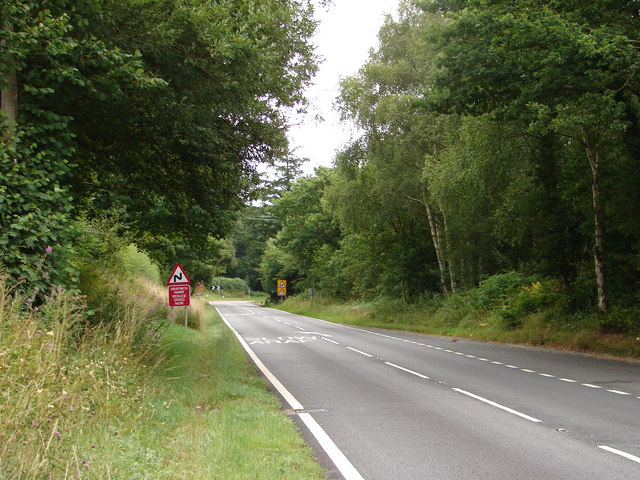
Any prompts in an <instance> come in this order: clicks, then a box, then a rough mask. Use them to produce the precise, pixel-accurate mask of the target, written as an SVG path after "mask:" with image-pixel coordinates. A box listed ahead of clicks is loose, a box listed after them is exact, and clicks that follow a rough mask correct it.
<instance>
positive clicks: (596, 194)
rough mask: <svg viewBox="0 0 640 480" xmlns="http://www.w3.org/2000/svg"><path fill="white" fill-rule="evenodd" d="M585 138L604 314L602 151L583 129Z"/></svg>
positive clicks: (600, 299)
mask: <svg viewBox="0 0 640 480" xmlns="http://www.w3.org/2000/svg"><path fill="white" fill-rule="evenodd" d="M583 139H584V146H585V151H586V153H587V158H588V159H589V165H590V166H591V195H592V199H593V222H594V227H595V244H594V247H593V260H594V264H595V273H596V287H597V290H598V311H599V312H600V314H602V315H604V314H606V313H607V310H608V305H607V294H606V288H605V278H604V258H603V244H602V237H603V228H602V203H601V200H600V164H601V156H602V154H601V151H600V144H598V143H596V145H595V147H592V146H591V143H590V142H589V137H588V136H587V133H586V132H585V131H584V130H583Z"/></svg>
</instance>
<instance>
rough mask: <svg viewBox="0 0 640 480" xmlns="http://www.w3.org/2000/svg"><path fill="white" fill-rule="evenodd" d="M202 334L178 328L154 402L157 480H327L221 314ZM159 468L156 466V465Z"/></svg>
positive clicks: (170, 337) (149, 430)
mask: <svg viewBox="0 0 640 480" xmlns="http://www.w3.org/2000/svg"><path fill="white" fill-rule="evenodd" d="M203 324H204V326H203V329H202V331H200V332H196V331H193V330H187V329H184V328H179V327H172V328H170V329H169V331H168V332H167V335H166V337H165V346H166V351H167V352H168V355H169V356H168V359H167V361H166V362H165V363H164V364H163V366H162V369H161V370H159V371H160V374H159V376H158V377H157V379H158V380H160V383H159V384H160V385H162V387H163V388H162V389H161V390H159V391H157V392H156V393H155V394H154V395H153V399H154V400H153V403H154V404H155V410H154V411H155V413H154V415H153V417H152V418H151V419H150V421H149V422H148V423H147V427H146V428H145V429H144V430H145V435H146V436H147V437H148V438H149V443H150V444H154V445H155V448H158V449H161V450H163V451H164V452H165V454H164V457H165V458H164V460H163V462H162V468H161V469H160V470H159V471H157V476H156V477H153V478H167V479H196V480H197V479H203V480H204V479H207V480H210V479H221V480H222V479H225V480H226V479H231V480H233V479H237V480H241V479H247V478H251V479H264V480H271V479H275V478H277V479H292V480H293V479H300V480H302V479H322V478H324V472H323V470H322V469H321V467H320V466H319V465H318V464H317V462H316V461H315V460H314V459H313V456H312V453H311V450H310V449H309V448H308V447H307V446H306V445H305V444H304V441H303V440H302V439H301V437H300V435H299V433H298V431H297V429H296V427H295V425H294V424H293V422H292V421H291V419H289V418H288V417H286V416H285V415H284V414H282V413H281V411H280V404H279V401H278V400H277V399H276V398H275V397H274V396H273V395H272V394H271V393H269V392H268V391H267V389H266V386H265V383H264V381H263V380H262V379H261V378H259V377H258V376H257V375H256V373H255V371H254V370H253V367H251V366H250V365H249V364H248V362H247V360H246V358H245V355H244V352H243V350H242V348H241V347H240V346H239V345H238V343H237V341H236V339H235V337H234V336H233V334H232V333H231V332H230V331H229V329H228V328H226V326H225V325H224V324H223V323H222V321H221V320H220V319H219V317H218V315H217V314H216V312H215V310H214V309H213V308H212V307H210V306H208V305H207V306H206V307H205V310H204V322H203ZM154 463H155V462H154Z"/></svg>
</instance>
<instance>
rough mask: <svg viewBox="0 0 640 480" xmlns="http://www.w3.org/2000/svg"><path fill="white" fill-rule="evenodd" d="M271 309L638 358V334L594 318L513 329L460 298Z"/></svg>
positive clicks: (532, 318)
mask: <svg viewBox="0 0 640 480" xmlns="http://www.w3.org/2000/svg"><path fill="white" fill-rule="evenodd" d="M273 307H274V308H279V309H282V310H286V311H288V312H291V313H296V314H298V315H305V316H309V317H315V318H321V319H324V320H328V321H331V322H338V323H344V324H348V325H355V326H362V327H374V328H385V329H392V330H402V331H410V332H417V333H424V334H430V335H444V336H453V337H461V338H470V339H475V340H482V341H497V342H504V343H513V344H522V345H531V346H544V347H550V348H557V349H562V350H570V351H579V352H588V353H595V354H605V355H613V356H619V357H632V358H640V340H639V338H640V336H639V335H640V331H639V332H638V334H628V333H612V332H607V331H606V330H603V328H602V321H601V320H599V319H598V317H597V316H596V315H593V316H585V317H565V318H562V319H558V318H557V314H555V313H550V312H548V311H537V312H532V313H528V314H525V315H523V317H522V321H521V322H519V323H518V325H517V326H513V325H509V324H505V322H504V318H503V317H502V316H501V315H500V314H499V313H497V312H495V311H491V310H488V309H481V308H474V307H473V306H470V305H469V302H466V301H463V300H461V299H460V298H453V299H449V300H445V301H441V302H438V303H437V304H431V305H410V306H407V305H404V304H401V302H382V303H378V304H372V303H339V302H333V301H332V300H331V299H323V300H321V301H319V300H317V299H316V300H315V302H314V304H313V306H312V304H311V301H310V300H309V299H304V298H296V297H289V298H288V299H287V300H286V302H284V303H283V304H277V305H273ZM550 317H551V318H553V319H554V320H550Z"/></svg>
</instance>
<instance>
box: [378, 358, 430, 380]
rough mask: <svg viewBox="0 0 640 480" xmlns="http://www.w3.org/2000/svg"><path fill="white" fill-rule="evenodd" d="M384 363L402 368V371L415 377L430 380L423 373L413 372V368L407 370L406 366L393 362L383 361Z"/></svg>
mask: <svg viewBox="0 0 640 480" xmlns="http://www.w3.org/2000/svg"><path fill="white" fill-rule="evenodd" d="M384 363H385V365H389V366H390V367H393V368H397V369H398V370H402V371H403V372H407V373H410V374H411V375H415V376H416V377H420V378H424V379H426V380H430V378H429V377H427V376H426V375H423V374H421V373H418V372H414V371H413V370H409V369H408V368H404V367H401V366H400V365H396V364H395V363H391V362H384Z"/></svg>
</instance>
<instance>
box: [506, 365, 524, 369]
mask: <svg viewBox="0 0 640 480" xmlns="http://www.w3.org/2000/svg"><path fill="white" fill-rule="evenodd" d="M505 367H507V368H516V369H518V370H519V369H520V367H517V366H515V365H505Z"/></svg>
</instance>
